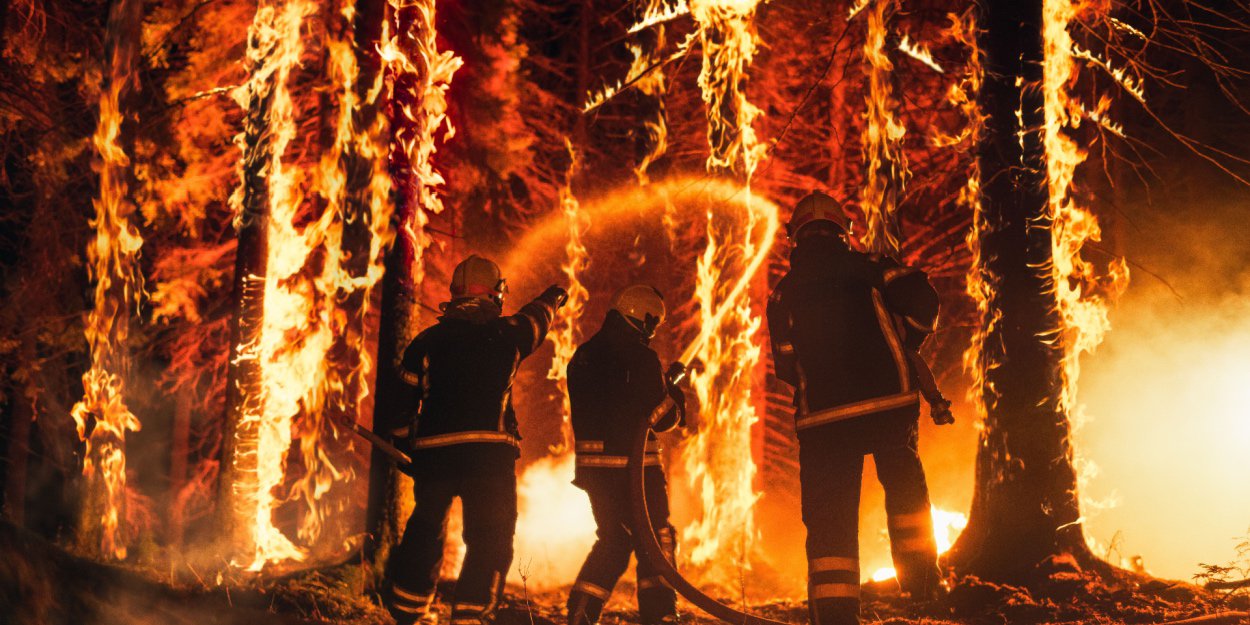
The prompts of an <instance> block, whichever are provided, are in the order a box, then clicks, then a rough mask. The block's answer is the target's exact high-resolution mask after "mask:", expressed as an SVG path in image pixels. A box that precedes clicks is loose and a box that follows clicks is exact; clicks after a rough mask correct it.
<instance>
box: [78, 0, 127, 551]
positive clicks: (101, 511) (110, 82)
mask: <svg viewBox="0 0 1250 625" xmlns="http://www.w3.org/2000/svg"><path fill="white" fill-rule="evenodd" d="M142 29H143V0H114V1H113V2H111V3H110V5H109V13H108V22H107V25H106V30H105V39H104V41H105V45H104V50H105V57H106V59H107V61H106V63H107V65H106V70H105V71H106V74H105V80H104V81H103V84H102V85H101V92H102V93H103V94H105V95H103V96H102V97H101V106H100V108H99V109H98V110H97V113H98V114H99V115H100V120H98V121H97V123H98V124H101V127H103V123H104V121H103V120H104V115H106V110H107V108H108V107H106V106H105V105H104V104H103V103H104V102H105V101H106V99H108V98H109V97H110V96H109V95H108V93H109V90H110V89H113V88H114V87H116V91H117V95H116V97H117V101H116V102H115V103H114V105H115V106H116V107H117V112H118V113H120V114H121V115H122V117H123V121H125V117H126V111H127V110H133V104H134V101H133V98H134V95H135V93H136V91H137V87H138V79H137V73H138V66H139V62H140V53H141V50H140V47H139V46H140V43H141V41H142V36H141V35H142ZM115 81H119V82H120V84H115ZM134 132H135V126H134V124H133V123H122V124H121V127H120V129H119V133H120V135H121V136H119V138H118V139H119V144H120V146H121V149H122V150H123V151H124V152H126V153H127V154H131V155H133V154H134V149H133V147H134ZM97 137H98V135H97ZM97 149H100V148H97ZM100 157H101V160H102V161H103V163H102V168H103V169H101V172H102V173H101V178H100V184H101V187H102V188H106V189H107V187H108V186H109V182H108V180H110V176H111V177H113V178H112V179H113V180H114V182H113V184H117V181H126V184H125V186H124V187H123V189H122V193H125V192H126V191H125V190H126V189H127V188H130V186H131V185H129V184H128V183H129V182H130V181H129V180H128V179H129V178H130V177H131V172H130V171H129V170H128V169H126V168H124V167H123V166H122V165H120V164H117V163H115V162H110V161H109V160H107V159H104V158H103V154H100ZM101 201H103V200H101ZM122 202H124V203H126V204H128V205H127V206H124V207H122V208H120V209H119V211H118V215H117V216H116V218H117V219H120V220H121V221H122V223H123V224H124V223H125V222H126V221H127V220H129V219H130V218H133V217H135V216H137V212H136V211H135V207H134V206H133V205H132V204H129V198H123V199H122ZM102 210H103V209H101V211H102ZM95 219H97V220H102V219H105V218H104V217H103V213H102V212H98V213H97V214H96V215H95ZM118 227H124V226H118ZM99 236H103V235H99ZM109 236H110V237H114V238H115V237H118V236H119V233H118V232H112V233H110V234H109ZM97 243H98V241H93V242H92V243H91V244H92V245H96V244H97ZM113 245H116V243H113ZM95 253H97V254H103V253H104V252H102V251H98V250H97V251H96V252H95ZM108 253H109V254H113V253H117V252H115V251H110V252H108ZM88 258H89V262H90V263H95V262H96V259H95V258H94V257H93V255H92V254H88ZM133 263H134V258H133V257H127V256H126V255H125V253H122V254H119V257H118V258H117V259H115V260H113V261H112V262H109V263H108V265H109V268H108V269H107V270H102V269H100V268H98V267H97V268H96V271H97V272H101V273H104V274H106V275H95V276H94V279H95V281H96V282H97V286H96V289H95V295H96V299H95V303H94V305H95V307H96V308H95V310H94V313H92V314H93V315H100V316H103V317H104V318H105V319H109V318H111V319H109V320H108V321H105V323H106V324H107V325H108V326H109V327H108V330H107V332H108V335H107V336H105V337H97V338H92V332H91V330H90V329H89V330H88V333H87V336H88V342H89V344H90V350H91V352H92V369H91V371H89V372H88V374H87V377H90V376H92V374H99V375H101V376H102V375H114V376H117V377H119V378H120V379H121V380H122V381H123V382H124V381H125V380H126V378H127V377H128V373H129V371H128V369H129V357H128V354H127V350H128V346H127V345H126V339H127V337H128V336H129V334H130V329H129V328H130V321H131V320H130V317H131V315H132V314H133V311H132V310H131V305H132V303H131V301H130V300H131V298H132V295H131V294H130V293H129V292H128V290H129V289H130V288H131V287H132V286H134V284H136V283H137V278H136V275H135V273H133V272H137V271H138V268H137V267H136V266H135V265H134V264H133ZM123 273H124V274H129V275H128V276H127V277H126V278H123V277H122V275H121V274H123ZM107 274H113V275H107ZM105 281H107V283H108V284H109V285H110V286H107V287H106V286H105V284H106V282H105ZM106 288H107V289H108V291H107V293H108V295H107V304H103V303H102V301H103V300H101V299H100V297H101V293H102V292H103V291H102V290H103V289H106ZM110 307H115V308H111V309H110ZM88 325H89V326H90V325H92V321H90V320H89V321H88ZM98 329H99V328H97V330H98ZM87 377H84V385H87V386H88V388H87V390H86V396H85V397H84V399H83V403H82V404H80V405H79V406H81V407H83V408H84V411H85V412H86V413H87V414H86V415H82V416H81V418H83V419H86V420H87V424H86V426H85V428H84V429H83V430H82V431H83V432H85V435H86V438H85V440H86V441H87V446H86V450H87V454H88V457H87V459H86V462H87V463H88V464H87V465H86V466H87V470H86V471H85V472H84V475H83V476H82V481H81V483H80V487H81V489H82V490H81V506H80V507H79V511H78V519H77V527H76V529H75V535H74V541H75V543H76V544H77V545H78V547H79V549H80V552H81V553H82V554H83V555H85V556H88V557H96V558H99V557H119V558H122V557H125V538H123V537H124V536H125V532H126V530H125V519H126V514H125V507H124V505H125V489H126V486H125V477H126V476H125V464H124V462H123V463H122V466H121V469H120V471H119V472H120V473H121V478H120V479H121V485H120V487H119V488H120V494H113V495H110V486H109V483H108V482H107V481H106V480H107V478H106V473H107V471H108V469H106V468H105V466H106V464H107V463H108V460H107V456H108V455H109V454H110V452H111V451H114V450H120V451H121V452H122V453H123V458H124V451H125V439H124V435H125V429H126V426H124V425H120V424H112V426H113V427H119V428H120V430H119V431H118V432H116V433H114V432H113V431H112V430H111V429H108V428H104V427H96V425H95V424H96V423H98V421H96V419H100V418H101V417H102V415H101V414H100V412H99V411H100V410H102V409H103V408H104V406H103V405H101V404H100V403H97V402H99V401H101V400H104V397H103V396H102V395H103V390H102V389H100V388H94V389H93V388H92V386H93V385H98V384H99V380H98V379H97V380H96V381H95V382H88V380H87ZM122 388H123V387H122V386H121V385H118V386H117V387H116V388H115V389H114V390H113V391H112V392H114V393H118V394H119V395H118V396H114V397H109V398H108V399H107V401H109V402H114V401H115V402H118V403H123V402H124V397H122V396H121V395H120V394H121V389H122ZM96 394H100V396H97V397H96V399H95V400H92V399H91V398H92V396H93V395H96ZM78 410H79V407H75V410H74V412H75V418H76V419H77V418H80V417H79V412H78ZM121 410H124V411H126V412H127V414H128V410H127V409H125V408H124V407H122V408H121ZM114 418H115V419H116V418H118V417H114ZM133 429H137V424H136V425H135V426H134V428H133ZM110 499H113V501H110ZM110 509H115V511H116V514H117V516H118V517H119V520H118V522H117V523H118V525H117V529H110V528H109V527H107V526H106V523H103V522H102V519H104V518H106V517H107V516H108V515H109V511H110ZM119 543H120V544H119Z"/></svg>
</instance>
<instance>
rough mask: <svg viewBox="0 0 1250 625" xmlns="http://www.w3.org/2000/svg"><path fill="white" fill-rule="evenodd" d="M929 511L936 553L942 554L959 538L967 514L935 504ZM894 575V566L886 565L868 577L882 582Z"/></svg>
mask: <svg viewBox="0 0 1250 625" xmlns="http://www.w3.org/2000/svg"><path fill="white" fill-rule="evenodd" d="M929 512H930V514H931V515H932V517H933V541H934V543H935V544H937V552H938V555H942V554H944V553H946V552H947V551H950V548H951V547H952V546H954V544H955V539H957V538H959V534H960V533H961V532H963V531H964V528H965V527H967V526H968V515H966V514H962V513H959V512H951V511H947V510H942V509H941V508H938V507H937V506H931V507H930V509H929ZM896 575H897V572H896V571H895V570H894V567H888V566H887V567H882V568H879V569H877V570H876V571H874V572H873V574H872V576H871V577H869V579H871V580H872V581H874V582H884V581H885V580H887V579H893V578H894V577H895V576H896Z"/></svg>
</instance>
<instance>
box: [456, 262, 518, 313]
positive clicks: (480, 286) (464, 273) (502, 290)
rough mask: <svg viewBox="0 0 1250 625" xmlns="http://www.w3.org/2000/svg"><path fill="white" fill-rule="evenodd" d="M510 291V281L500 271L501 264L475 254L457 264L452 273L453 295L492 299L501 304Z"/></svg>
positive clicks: (459, 297) (461, 297) (457, 297)
mask: <svg viewBox="0 0 1250 625" xmlns="http://www.w3.org/2000/svg"><path fill="white" fill-rule="evenodd" d="M507 292H508V282H507V281H506V280H504V279H503V276H501V275H500V273H499V265H496V264H495V263H494V262H492V261H490V260H488V259H486V258H482V257H481V256H478V255H477V254H474V255H472V256H470V257H468V258H466V259H464V260H463V261H461V262H460V264H459V265H456V270H455V271H453V272H452V274H451V297H452V299H463V298H467V297H471V298H477V299H484V300H490V301H492V302H494V303H496V304H498V305H500V306H502V305H503V296H504V295H505V294H506V293H507Z"/></svg>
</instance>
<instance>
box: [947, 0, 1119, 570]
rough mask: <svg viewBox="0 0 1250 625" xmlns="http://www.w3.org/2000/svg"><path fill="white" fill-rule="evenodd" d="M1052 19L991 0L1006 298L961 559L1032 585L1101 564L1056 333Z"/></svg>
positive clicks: (999, 259) (1001, 295) (996, 180)
mask: <svg viewBox="0 0 1250 625" xmlns="http://www.w3.org/2000/svg"><path fill="white" fill-rule="evenodd" d="M1041 25H1042V0H1028V1H1023V0H1022V1H1019V2H996V1H989V2H984V3H982V31H981V34H980V46H981V48H982V50H984V51H985V53H986V67H985V75H986V80H985V84H984V87H983V89H982V91H981V93H980V96H979V98H980V103H981V108H982V111H983V112H984V113H985V115H986V116H987V119H986V122H985V123H986V127H985V129H984V134H983V140H982V143H981V145H980V146H979V147H978V157H979V159H980V164H981V169H982V172H983V175H984V185H983V189H984V191H983V197H982V206H983V208H982V210H983V214H984V216H985V219H986V222H987V224H988V227H987V229H986V231H985V232H983V233H982V234H981V246H982V250H983V253H982V258H983V259H984V260H983V261H982V262H983V263H984V266H983V267H982V269H983V270H984V272H985V273H986V274H987V275H988V276H989V279H990V281H991V283H992V284H993V285H994V286H995V294H994V296H993V297H992V298H991V301H990V311H991V315H990V318H989V319H983V320H982V331H984V332H987V335H986V340H985V342H984V349H983V350H982V353H981V354H980V362H979V363H978V365H979V367H980V370H981V371H983V372H984V375H985V381H984V384H983V385H982V388H981V392H982V393H983V395H984V401H985V404H986V415H985V422H984V426H985V427H984V428H983V429H982V433H981V441H980V445H979V446H978V449H977V460H976V490H975V492H974V495H973V501H972V510H971V514H970V517H969V522H968V527H967V529H965V530H964V532H963V534H962V535H961V536H960V538H959V540H958V542H957V543H956V545H955V547H954V549H953V550H952V552H951V555H950V557H949V561H950V562H951V563H952V564H953V565H954V566H955V567H956V568H957V569H958V570H960V571H961V572H964V573H969V574H974V575H977V576H979V577H982V578H984V579H991V580H995V581H1008V582H1011V581H1023V579H1022V578H1025V577H1026V576H1027V574H1028V572H1029V571H1030V570H1031V569H1032V568H1033V566H1034V565H1035V564H1037V563H1038V562H1040V561H1042V560H1044V559H1046V558H1047V557H1049V556H1051V555H1054V554H1059V553H1071V554H1073V555H1074V556H1077V557H1078V559H1079V560H1081V561H1082V562H1083V563H1087V564H1090V563H1095V562H1096V559H1095V558H1094V557H1093V556H1092V555H1091V554H1090V553H1089V551H1088V548H1087V547H1086V546H1085V541H1084V537H1083V535H1082V530H1081V525H1080V521H1079V519H1080V508H1079V503H1078V499H1077V480H1076V472H1075V470H1074V468H1073V465H1072V450H1071V447H1070V445H1069V441H1068V435H1069V431H1070V425H1069V422H1068V417H1067V415H1066V414H1065V413H1064V411H1063V410H1062V409H1061V408H1060V407H1059V404H1058V396H1059V390H1060V388H1061V386H1060V385H1061V379H1060V374H1059V365H1060V357H1061V354H1062V346H1061V345H1059V344H1058V343H1057V342H1055V341H1052V340H1048V336H1047V333H1049V332H1051V331H1052V330H1053V329H1054V328H1055V327H1056V326H1057V319H1056V316H1055V313H1054V301H1053V295H1052V285H1051V279H1050V277H1049V270H1048V269H1046V267H1047V263H1048V262H1049V260H1050V249H1051V248H1050V236H1051V234H1050V230H1049V227H1048V223H1047V221H1046V220H1045V213H1046V204H1047V192H1046V186H1047V185H1046V167H1045V162H1046V161H1045V159H1046V154H1045V151H1044V147H1043V143H1042V127H1043V123H1044V112H1043V101H1042V94H1041V92H1040V89H1038V88H1037V85H1039V84H1040V82H1041V79H1042V75H1041V74H1042V61H1043V40H1042V29H1041ZM1018 112H1019V113H1018ZM1017 114H1019V115H1021V116H1022V117H1021V118H1020V120H1019V121H1017ZM1021 124H1022V128H1023V130H1021ZM995 315H997V316H998V317H997V319H994V318H993V317H994V316H995Z"/></svg>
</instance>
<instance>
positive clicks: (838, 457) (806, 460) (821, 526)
mask: <svg viewBox="0 0 1250 625" xmlns="http://www.w3.org/2000/svg"><path fill="white" fill-rule="evenodd" d="M918 417H919V409H918V406H916V405H911V406H907V407H904V408H898V409H894V410H890V411H886V412H879V413H876V414H868V415H864V416H860V417H856V418H852V419H848V420H844V421H835V422H832V423H826V424H823V425H819V426H816V427H811V428H802V427H801V426H800V429H799V431H798V439H799V480H800V482H801V484H802V509H803V523H804V525H806V526H807V562H808V600H809V605H808V607H809V609H810V611H811V619H812V623H813V625H841V624H844V623H858V622H859V619H858V613H859V589H860V583H859V581H860V571H859V541H858V537H859V498H860V483H861V479H862V477H863V470H864V456H865V455H868V454H872V457H873V462H874V463H875V464H876V467H877V477H878V479H880V480H881V486H882V487H883V488H884V489H885V509H886V515H887V524H888V526H889V532H890V547H891V552H892V554H893V558H894V568H895V570H896V571H897V573H898V580H899V584H900V585H901V586H902V589H903V590H904V591H905V592H910V593H912V594H921V593H926V592H928V591H929V589H931V588H933V587H934V586H935V585H936V584H937V583H938V569H937V549H936V546H935V544H934V539H933V520H932V517H931V513H930V510H929V490H928V486H927V485H926V484H925V477H924V470H923V468H921V465H920V456H919V454H918V452H917V445H916V443H917V420H918Z"/></svg>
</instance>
